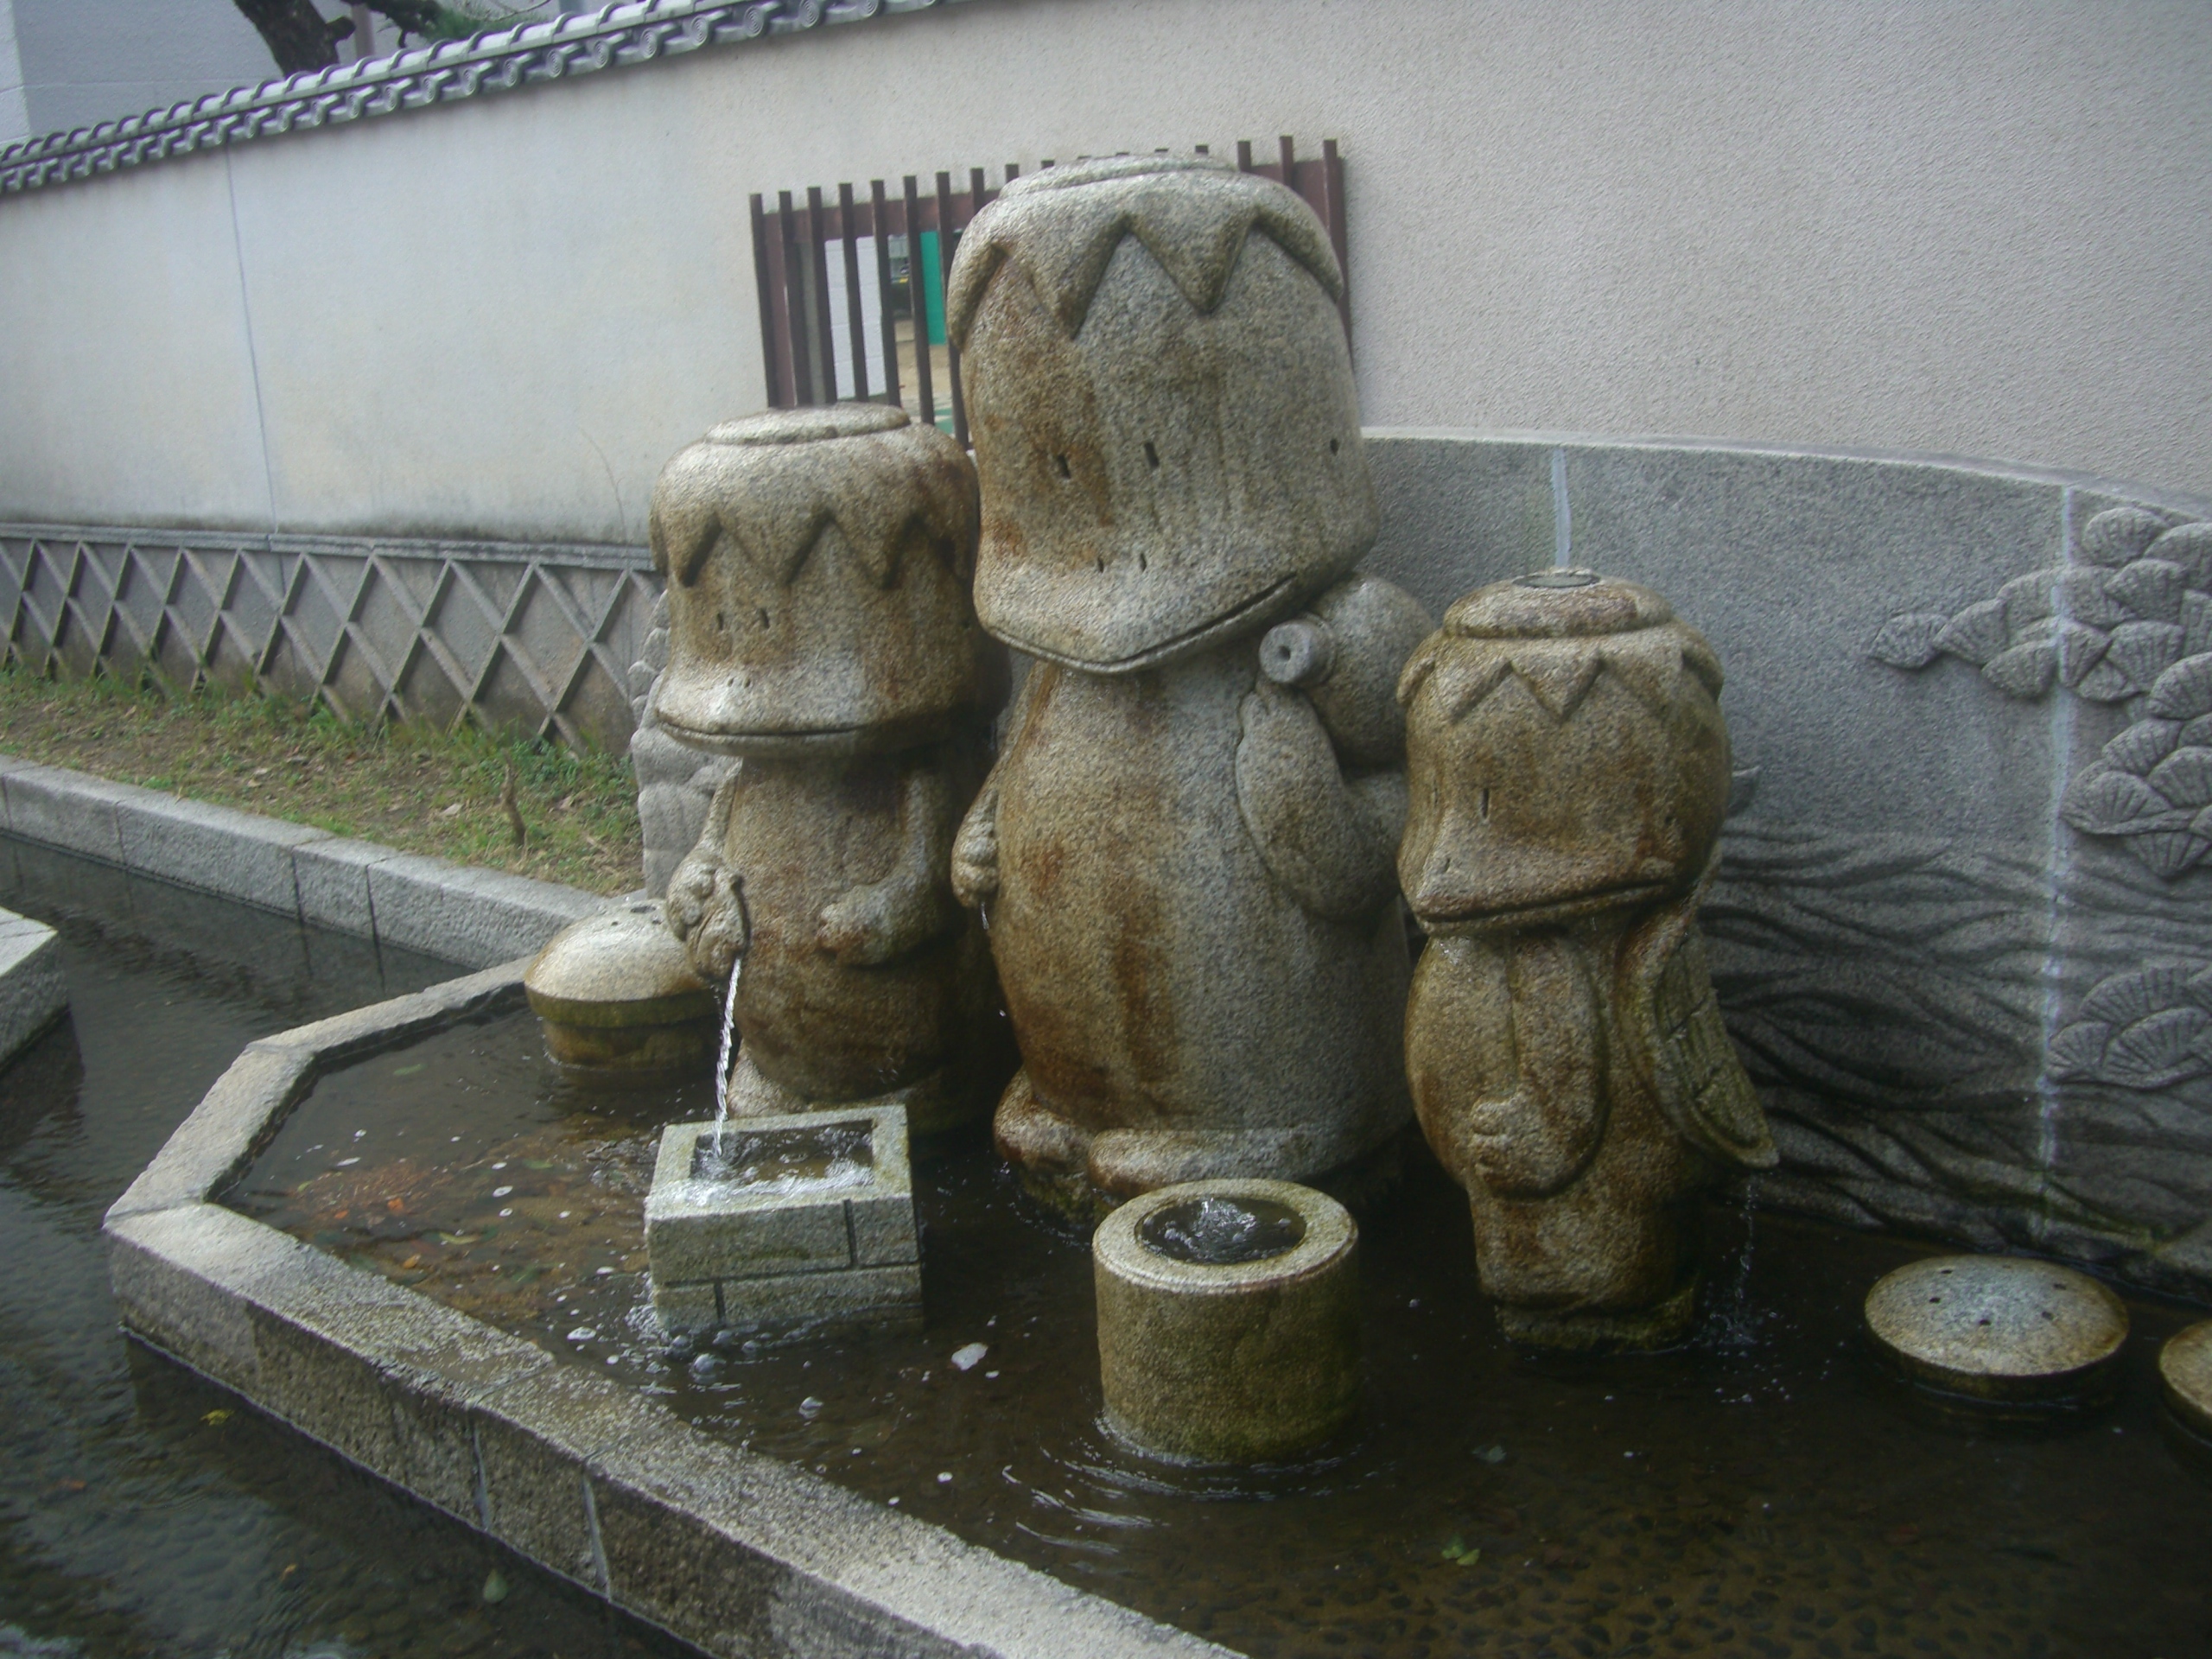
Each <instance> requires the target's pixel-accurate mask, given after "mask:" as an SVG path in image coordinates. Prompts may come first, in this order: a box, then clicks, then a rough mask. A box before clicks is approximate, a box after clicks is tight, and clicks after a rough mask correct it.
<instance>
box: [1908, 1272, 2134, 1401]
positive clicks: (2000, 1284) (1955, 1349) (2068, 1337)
mask: <svg viewBox="0 0 2212 1659" xmlns="http://www.w3.org/2000/svg"><path fill="white" fill-rule="evenodd" d="M1866 1330H1867V1332H1868V1334H1869V1335H1871V1336H1872V1338H1873V1339H1874V1342H1875V1344H1877V1345H1878V1347H1880V1348H1881V1349H1882V1350H1883V1351H1885V1353H1887V1354H1888V1355H1889V1356H1890V1357H1891V1358H1892V1359H1894V1360H1895V1361H1896V1362H1897V1363H1898V1364H1899V1365H1901V1366H1902V1367H1903V1368H1904V1370H1905V1371H1906V1372H1907V1373H1908V1374H1910V1376H1914V1377H1916V1378H1917V1379H1919V1380H1921V1381H1923V1382H1926V1383H1933V1384H1934V1385H1935V1386H1936V1387H1937V1388H1940V1389H1948V1390H1950V1391H1952V1392H1955V1393H1958V1394H1963V1395H1974V1396H1975V1397H1977V1398H1980V1399H1984V1400H1990V1401H1999V1402H2002V1401H2021V1402H2044V1403H2061V1402H2066V1401H2068V1400H2071V1399H2077V1398H2080V1397H2081V1396H2082V1395H2088V1394H2090V1393H2093V1392H2094V1391H2095V1389H2096V1385H2097V1384H2099V1383H2101V1382H2102V1381H2104V1380H2105V1378H2104V1373H2105V1372H2106V1370H2107V1369H2108V1368H2109V1367H2110V1365H2111V1364H2112V1362H2113V1360H2114V1359H2116V1358H2117V1357H2119V1354H2120V1345H2121V1344H2123V1343H2125V1342H2126V1340H2127V1309H2126V1306H2125V1305H2124V1304H2122V1302H2121V1301H2120V1298H2119V1297H2117V1296H2115V1295H2113V1294H2112V1292H2110V1291H2109V1290H2107V1289H2106V1288H2105V1287H2103V1286H2102V1285H2101V1284H2099V1283H2098V1282H2097V1281H2095V1280H2094V1279H2092V1278H2090V1277H2089V1276H2088V1274H2081V1273H2076V1272H2075V1271H2074V1270H2073V1269H2072V1268H2061V1267H2056V1266H2053V1265H2052V1264H2051V1263H2050V1262H2030V1261H2025V1260H2023V1259H2022V1258H2020V1257H2018V1256H2003V1255H1939V1256H1933V1257H1930V1258H1929V1260H1927V1261H1925V1262H1913V1263H1912V1264H1911V1265H1910V1267H1904V1268H1898V1269H1897V1271H1896V1272H1895V1273H1892V1274H1887V1275H1885V1277H1884V1278H1883V1279H1881V1280H1880V1281H1878V1282H1877V1283H1876V1285H1875V1286H1874V1288H1873V1289H1872V1290H1871V1291H1869V1292H1868V1293H1867V1294H1866Z"/></svg>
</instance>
